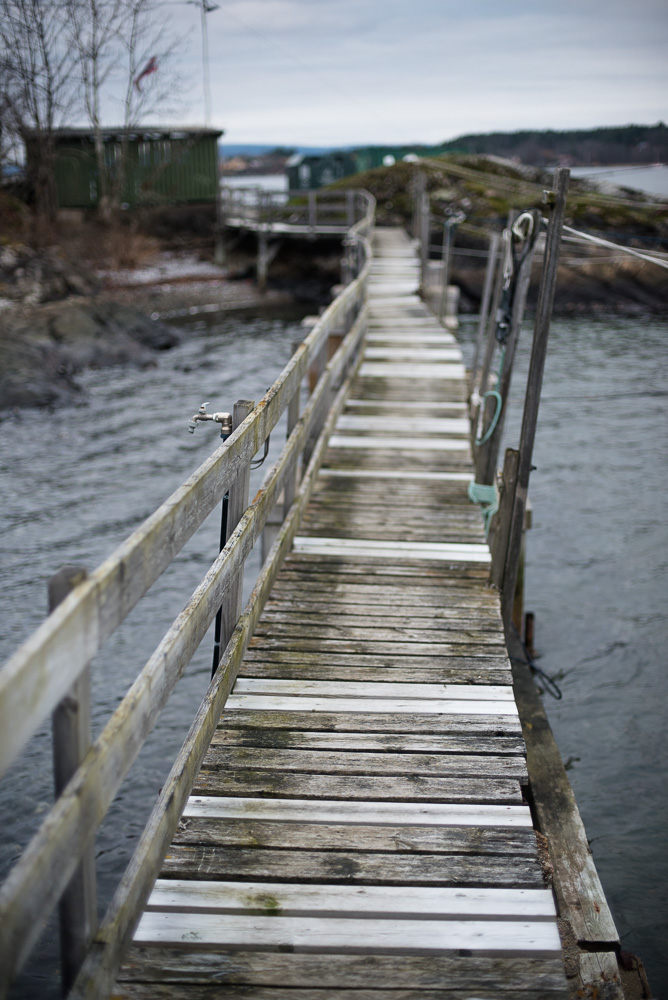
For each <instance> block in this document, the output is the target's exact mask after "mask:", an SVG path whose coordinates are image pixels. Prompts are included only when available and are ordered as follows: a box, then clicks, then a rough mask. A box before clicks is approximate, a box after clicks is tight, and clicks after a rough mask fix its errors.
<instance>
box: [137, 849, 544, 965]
mask: <svg viewBox="0 0 668 1000" xmlns="http://www.w3.org/2000/svg"><path fill="white" fill-rule="evenodd" d="M162 877H163V878H167V879H169V878H180V879H198V878H199V879H205V880H214V881H218V880H219V879H231V880H237V879H239V880H242V881H245V880H252V881H264V880H269V881H272V880H277V881H280V882H287V881H300V882H314V883H321V882H328V883H336V882H340V883H343V884H345V885H351V884H354V885H367V884H369V885H378V886H383V885H395V886H401V885H405V886H412V887H416V886H443V887H445V886H452V887H457V888H460V887H461V888H464V887H469V886H471V885H476V886H480V887H489V888H494V887H496V888H516V889H522V888H526V889H540V888H543V887H544V884H543V876H542V872H541V870H540V865H539V864H538V862H537V861H536V859H535V858H526V857H524V858H514V859H511V858H508V857H507V856H503V855H494V856H491V857H482V856H480V855H474V854H468V855H447V854H438V855H434V854H411V853H403V854H402V853H393V854H381V853H365V852H363V851H353V852H346V851H307V850H294V849H292V848H287V849H280V848H277V849H276V848H275V849H271V850H265V849H264V848H258V847H251V848H241V847H240V848H227V847H217V846H215V845H214V846H212V845H192V846H185V845H184V846H176V845H172V847H171V848H170V851H169V854H168V855H167V857H166V858H165V862H164V866H163V870H162ZM553 929H554V932H555V934H556V923H555V925H554V928H553ZM514 930H515V932H516V934H517V935H518V936H519V935H520V933H521V931H520V928H519V927H517V926H516V927H515V928H514ZM361 933H362V934H364V931H363V930H362V931H361ZM135 940H137V938H135ZM221 944H222V942H221ZM323 950H324V949H323ZM371 950H374V949H371ZM397 950H398V951H400V950H401V949H400V948H398V949H397Z"/></svg>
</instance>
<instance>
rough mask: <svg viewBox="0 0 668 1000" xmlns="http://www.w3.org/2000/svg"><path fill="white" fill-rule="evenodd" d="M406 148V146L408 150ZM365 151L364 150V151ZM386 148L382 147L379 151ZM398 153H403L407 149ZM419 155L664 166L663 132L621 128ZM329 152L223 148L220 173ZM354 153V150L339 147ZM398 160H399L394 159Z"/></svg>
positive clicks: (458, 142)
mask: <svg viewBox="0 0 668 1000" xmlns="http://www.w3.org/2000/svg"><path fill="white" fill-rule="evenodd" d="M409 145H410V144H409ZM365 148H368V147H365ZM385 148H387V149H388V150H389V149H390V148H391V147H390V146H389V145H388V147H383V149H385ZM396 148H397V150H403V149H405V148H408V146H407V145H406V144H402V145H401V146H397V147H396ZM413 148H414V150H415V152H416V153H417V154H418V155H420V153H422V152H424V153H426V154H427V155H435V154H436V152H438V153H462V154H477V155H483V156H485V155H492V156H502V157H504V158H506V159H511V160H515V161H520V162H522V163H526V164H528V165H529V166H534V167H551V166H568V167H589V166H601V167H604V166H611V165H615V166H621V165H623V164H636V163H637V164H640V163H665V162H668V126H666V125H664V123H663V122H659V123H658V124H656V125H622V126H610V127H603V128H594V129H577V130H573V129H571V130H567V131H557V130H553V129H547V130H536V129H524V130H522V131H519V132H486V133H471V134H469V135H461V136H458V137H457V138H456V139H449V140H446V141H444V142H442V143H440V144H438V146H426V145H424V144H420V143H416V144H414V146H413ZM333 149H334V147H332V146H322V147H319V146H298V147H294V148H293V147H289V148H288V147H284V146H271V145H261V144H246V145H242V144H237V145H227V144H222V145H221V147H220V157H221V170H222V172H223V173H230V174H272V173H282V172H283V170H284V169H285V163H286V162H287V160H288V159H289V157H290V156H292V155H293V154H294V153H301V154H302V155H310V154H325V153H329V152H331V151H332V150H333ZM340 149H345V151H346V152H351V153H355V152H357V151H358V147H350V146H349V147H340ZM397 158H399V157H397Z"/></svg>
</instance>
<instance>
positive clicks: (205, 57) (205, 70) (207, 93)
mask: <svg viewBox="0 0 668 1000" xmlns="http://www.w3.org/2000/svg"><path fill="white" fill-rule="evenodd" d="M207 9H208V4H207V0H201V12H202V83H203V87H204V124H205V125H207V126H208V125H210V124H211V83H210V80H209V35H208V29H207V24H206V15H207ZM214 9H215V8H214Z"/></svg>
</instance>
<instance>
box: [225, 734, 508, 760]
mask: <svg viewBox="0 0 668 1000" xmlns="http://www.w3.org/2000/svg"><path fill="white" fill-rule="evenodd" d="M213 743H214V744H216V745H219V746H249V747H251V746H262V747H275V748H284V749H286V748H289V747H292V748H294V749H301V750H348V751H351V750H365V751H367V752H373V751H381V750H382V751H385V752H386V753H429V754H438V753H463V754H466V753H474V752H475V753H479V754H487V753H489V754H518V755H520V756H522V757H523V756H524V755H525V749H524V741H523V740H522V739H521V738H520V737H519V736H496V735H489V734H483V733H475V734H465V733H442V734H440V735H438V736H435V735H432V734H429V733H427V734H420V733H412V732H411V733H355V732H352V733H329V732H319V731H315V732H314V731H308V730H307V731H300V730H297V729H295V730H282V729H271V730H269V732H266V731H265V730H262V729H252V728H251V729H227V728H224V729H223V728H221V729H218V730H217V731H216V733H215V735H214V737H213Z"/></svg>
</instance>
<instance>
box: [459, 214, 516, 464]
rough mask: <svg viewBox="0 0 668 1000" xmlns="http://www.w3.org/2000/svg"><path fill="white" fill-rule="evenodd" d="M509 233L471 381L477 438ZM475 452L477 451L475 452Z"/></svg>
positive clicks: (501, 292)
mask: <svg viewBox="0 0 668 1000" xmlns="http://www.w3.org/2000/svg"><path fill="white" fill-rule="evenodd" d="M509 238H510V237H509V235H508V233H507V232H506V233H504V236H503V244H502V245H503V248H504V249H503V254H502V259H501V260H500V261H499V267H498V270H497V272H496V281H495V283H494V292H493V295H492V304H491V308H490V311H489V316H488V321H487V340H486V341H485V353H484V355H483V359H482V364H481V365H480V368H479V370H478V371H477V372H476V373H475V377H474V378H473V380H472V383H471V399H470V412H469V416H470V418H471V436H472V438H473V439H474V440H475V438H476V434H477V426H478V421H479V416H480V407H481V405H482V397H483V396H484V394H485V392H486V391H487V388H488V383H489V371H490V368H491V367H492V358H493V356H494V348H495V346H496V337H495V331H496V316H497V313H498V310H499V305H500V303H501V296H502V294H503V281H504V277H503V256H504V255H505V252H506V239H509ZM474 454H475V452H474Z"/></svg>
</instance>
